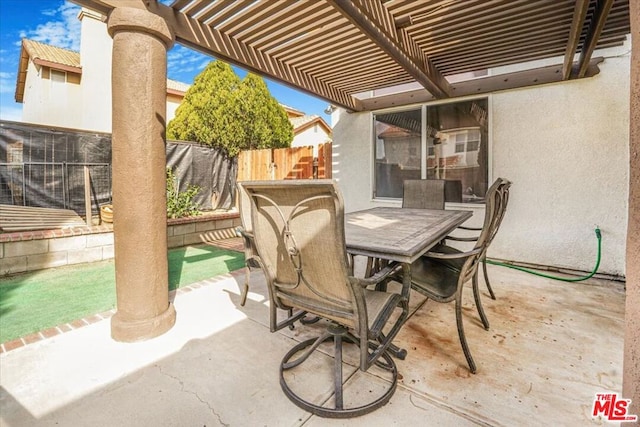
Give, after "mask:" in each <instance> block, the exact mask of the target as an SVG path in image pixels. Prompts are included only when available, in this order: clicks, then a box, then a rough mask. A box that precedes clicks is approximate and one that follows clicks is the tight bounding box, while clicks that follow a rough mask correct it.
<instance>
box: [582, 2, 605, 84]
mask: <svg viewBox="0 0 640 427" xmlns="http://www.w3.org/2000/svg"><path fill="white" fill-rule="evenodd" d="M612 5H613V0H602V1H598V2H597V5H596V10H595V11H594V19H593V20H592V21H591V26H590V27H589V30H588V31H587V37H586V39H585V41H584V45H583V46H582V51H581V52H580V59H579V60H578V69H577V73H576V75H575V76H574V77H577V78H582V77H584V76H585V74H586V72H587V68H588V66H589V61H590V60H591V55H592V54H593V51H594V50H595V48H596V45H597V44H598V40H599V39H600V34H602V30H603V29H604V24H605V23H606V21H607V17H608V16H609V12H610V11H611V6H612Z"/></svg>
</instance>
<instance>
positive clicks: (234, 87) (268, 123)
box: [167, 60, 293, 157]
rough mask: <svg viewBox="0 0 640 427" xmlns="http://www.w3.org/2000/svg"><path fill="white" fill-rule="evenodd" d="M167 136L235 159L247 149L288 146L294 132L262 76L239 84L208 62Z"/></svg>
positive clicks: (223, 66)
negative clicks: (196, 143) (197, 143)
mask: <svg viewBox="0 0 640 427" xmlns="http://www.w3.org/2000/svg"><path fill="white" fill-rule="evenodd" d="M167 137H168V138H170V139H179V140H183V141H196V142H201V143H203V144H207V145H210V146H212V147H216V148H219V149H222V150H224V151H225V152H226V153H227V154H228V155H229V156H230V157H235V156H237V155H238V153H239V152H240V151H241V150H246V149H250V148H279V147H288V146H290V144H291V141H292V140H293V128H292V126H291V123H290V122H289V120H288V119H287V115H286V112H285V111H284V109H283V108H282V107H281V106H280V104H278V102H277V101H276V100H275V99H274V98H273V97H272V96H271V94H270V93H269V90H268V88H267V86H266V84H265V83H264V81H263V80H262V78H261V77H259V76H257V75H255V74H251V73H249V74H248V75H247V76H246V77H245V79H244V80H242V81H240V78H239V77H238V76H237V75H236V74H235V73H234V72H233V69H232V68H231V66H230V65H228V64H226V63H224V62H222V61H217V60H216V61H212V62H211V63H209V65H207V67H206V68H205V69H204V70H203V71H202V72H201V73H200V74H198V76H197V77H196V78H195V81H194V83H193V85H192V86H191V87H190V88H189V90H188V91H187V93H186V94H185V97H184V100H183V101H182V103H181V104H180V106H179V107H178V109H177V110H176V116H175V118H174V119H173V120H171V121H170V122H169V124H168V126H167Z"/></svg>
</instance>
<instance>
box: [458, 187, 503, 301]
mask: <svg viewBox="0 0 640 427" xmlns="http://www.w3.org/2000/svg"><path fill="white" fill-rule="evenodd" d="M498 181H500V184H499V186H498V188H497V190H496V191H498V195H499V199H498V201H497V203H498V204H497V206H496V209H497V212H496V215H497V218H496V220H495V223H494V224H493V226H494V230H492V233H491V236H490V239H489V241H488V242H487V244H486V248H485V251H484V253H483V254H482V257H481V260H482V273H483V275H484V283H485V285H486V286H487V290H488V291H489V295H490V296H491V299H493V300H495V299H496V296H495V294H494V293H493V289H492V288H491V283H490V282H489V274H488V273H487V250H488V249H489V245H490V244H491V242H492V241H493V238H494V237H495V235H496V234H497V233H498V229H499V228H500V224H501V223H502V219H503V218H504V214H505V213H506V211H507V204H508V202H509V188H510V187H511V181H509V180H507V179H504V178H498ZM485 214H486V213H485ZM458 229H460V230H467V231H477V232H481V231H482V228H481V227H467V226H460V227H458ZM447 239H448V240H453V241H461V242H475V241H476V240H477V239H478V236H473V237H459V236H458V237H456V236H448V237H447ZM478 298H479V296H478Z"/></svg>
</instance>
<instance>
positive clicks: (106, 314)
mask: <svg viewBox="0 0 640 427" xmlns="http://www.w3.org/2000/svg"><path fill="white" fill-rule="evenodd" d="M243 275H244V272H243V270H242V269H240V270H235V271H230V272H229V273H227V274H223V275H220V276H216V277H212V278H211V279H205V280H203V281H200V282H196V283H192V284H190V285H187V286H183V287H181V288H178V289H176V290H173V291H171V292H169V299H175V298H176V297H177V295H180V294H185V293H188V292H192V291H193V290H195V289H198V288H202V287H205V286H211V285H213V284H216V283H218V282H221V281H223V280H224V279H227V278H229V277H232V278H236V277H237V276H243ZM115 313H116V309H115V308H113V309H111V310H107V311H103V312H102V313H98V314H93V315H91V316H87V317H83V318H82V319H76V320H74V321H72V322H69V323H63V324H61V325H57V326H54V327H52V328H47V329H45V330H42V331H38V332H34V333H32V334H29V335H25V336H23V337H20V338H16V339H14V340H11V341H7V342H4V343H1V344H0V354H5V353H8V352H10V351H12V350H15V349H17V348H20V347H24V346H26V345H29V344H34V343H37V342H40V341H43V340H46V339H49V338H53V337H55V336H57V335H60V334H63V333H65V332H69V331H73V330H74V329H79V328H83V327H85V326H87V325H91V324H93V323H97V322H100V321H102V320H107V319H110V318H111V316H113V315H114V314H115Z"/></svg>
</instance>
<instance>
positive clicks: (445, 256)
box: [424, 248, 484, 259]
mask: <svg viewBox="0 0 640 427" xmlns="http://www.w3.org/2000/svg"><path fill="white" fill-rule="evenodd" d="M483 250H484V248H475V249H473V250H471V251H468V252H460V253H456V254H443V253H440V252H427V253H426V254H424V256H426V257H429V258H435V259H460V258H469V257H470V256H473V255H477V254H479V253H480V252H482V251H483Z"/></svg>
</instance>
